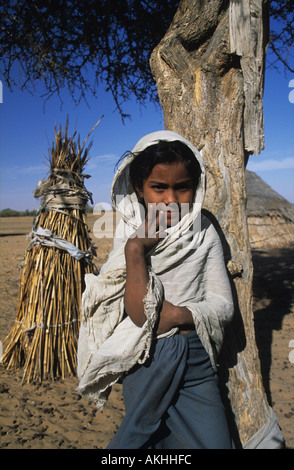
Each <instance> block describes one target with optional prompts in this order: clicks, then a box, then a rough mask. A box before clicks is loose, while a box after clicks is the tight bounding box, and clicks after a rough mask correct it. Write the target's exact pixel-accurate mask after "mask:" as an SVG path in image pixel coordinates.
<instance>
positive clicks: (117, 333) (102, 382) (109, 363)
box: [77, 131, 233, 408]
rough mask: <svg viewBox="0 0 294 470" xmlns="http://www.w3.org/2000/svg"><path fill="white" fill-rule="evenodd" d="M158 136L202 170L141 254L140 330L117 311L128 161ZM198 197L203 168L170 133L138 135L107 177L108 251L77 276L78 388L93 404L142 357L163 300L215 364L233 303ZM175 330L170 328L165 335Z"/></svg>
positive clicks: (127, 212)
mask: <svg viewBox="0 0 294 470" xmlns="http://www.w3.org/2000/svg"><path fill="white" fill-rule="evenodd" d="M159 140H166V141H174V140H180V141H181V142H183V143H184V144H185V145H187V146H188V147H189V148H190V149H191V150H192V151H193V153H194V155H195V158H196V159H197V160H198V162H199V164H200V167H201V171H202V173H201V177H200V182H199V185H198V188H197V191H196V194H195V200H194V204H193V208H192V209H191V210H190V212H189V213H188V214H185V215H184V217H183V218H182V220H181V221H180V222H179V223H178V224H177V225H175V226H174V227H171V228H170V229H168V230H167V232H168V235H167V236H166V237H165V238H164V239H162V240H160V242H159V243H158V244H157V245H156V247H155V248H153V250H152V251H151V252H150V253H149V254H148V256H147V262H148V264H149V283H148V287H147V292H146V296H145V299H144V306H145V315H146V322H145V324H144V325H143V326H142V327H141V328H140V327H137V326H135V324H134V323H133V322H132V321H131V319H130V318H129V317H126V316H125V314H124V288H125V279H126V265H125V256H124V245H125V243H126V241H127V239H128V237H129V236H130V235H131V233H133V232H134V231H135V230H137V228H138V227H139V226H140V225H141V223H142V214H141V213H140V210H139V204H138V199H137V196H136V193H135V191H134V189H133V188H132V185H131V183H130V179H129V164H130V162H131V161H132V160H133V159H134V158H135V156H136V153H137V152H140V151H142V150H143V149H145V148H146V147H148V146H150V145H152V144H154V143H156V142H158V141H159ZM204 194H205V169H204V164H203V162H202V158H201V155H200V153H199V152H198V151H197V150H196V149H195V147H194V146H193V145H192V144H191V143H190V142H189V141H187V140H186V139H184V138H183V137H181V136H180V135H178V134H176V133H175V132H171V131H159V132H154V133H152V134H149V135H147V136H145V137H143V139H141V140H140V141H139V142H138V143H137V145H136V146H135V147H134V149H133V150H132V152H131V153H130V154H129V155H128V156H127V157H126V159H125V160H124V161H123V163H122V165H121V166H120V168H119V169H118V171H117V173H116V175H115V178H114V181H113V185H112V202H113V205H114V207H115V209H116V210H117V211H120V212H121V215H122V218H121V221H120V223H119V224H118V227H117V230H116V234H115V239H114V247H113V251H112V252H111V254H110V256H109V258H108V261H107V262H106V263H105V265H104V266H103V267H102V269H101V272H100V274H99V275H98V276H95V275H93V274H87V275H86V277H85V282H86V289H85V292H84V294H83V297H82V316H81V325H80V335H79V343H78V369H77V372H78V377H79V380H80V383H79V387H78V390H79V391H80V392H81V393H82V394H84V395H86V396H87V397H88V398H90V399H92V400H94V401H95V403H96V404H97V406H98V407H101V408H102V407H103V405H104V403H105V401H106V400H107V396H108V394H109V392H110V389H111V385H112V384H114V383H115V382H117V381H118V380H119V379H120V377H121V376H122V375H123V374H124V373H125V372H126V371H128V370H130V369H131V368H132V367H133V366H134V365H135V364H138V363H143V362H144V361H145V360H146V359H147V357H148V355H149V350H150V346H151V341H152V339H153V337H154V331H153V330H154V325H155V323H156V320H157V317H158V313H159V311H160V306H161V305H162V302H163V300H164V299H166V300H168V301H170V302H172V303H173V304H175V305H178V306H185V307H187V308H188V309H189V310H190V311H191V313H192V315H193V320H194V323H195V328H196V331H197V333H198V335H199V337H200V339H201V341H202V343H203V346H204V347H205V349H206V350H207V352H208V354H209V355H210V358H211V362H212V365H213V367H214V368H216V358H217V355H218V353H219V351H220V349H221V345H222V341H223V331H224V326H225V325H226V324H227V323H228V322H229V321H230V319H231V317H232V315H233V301H232V294H231V287H230V283H229V280H228V277H227V272H226V268H225V264H224V259H223V252H222V247H221V242H220V239H219V237H218V235H217V233H216V230H215V229H214V227H213V225H212V224H211V223H210V222H209V221H208V219H207V218H206V217H204V216H203V215H201V205H202V202H203V199H204ZM176 332H177V329H173V330H171V331H170V332H168V333H167V334H166V335H165V336H169V335H172V334H175V333H176Z"/></svg>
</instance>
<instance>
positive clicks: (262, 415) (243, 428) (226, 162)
mask: <svg viewBox="0 0 294 470" xmlns="http://www.w3.org/2000/svg"><path fill="white" fill-rule="evenodd" d="M265 3H266V2H264V1H262V0H250V1H248V0H245V1H244V0H231V1H229V0H209V1H206V2H203V1H202V0H182V1H181V2H180V5H179V8H178V10H177V12H176V15H175V17H174V19H173V22H172V24H171V26H170V28H169V30H168V31H167V33H166V35H165V37H164V38H163V40H162V41H161V42H160V43H159V45H158V46H157V47H156V48H155V50H154V51H153V53H152V56H151V61H150V65H151V70H152V73H153V75H154V78H155V81H156V84H157V89H158V94H159V98H160V101H161V104H162V107H163V112H164V119H165V128H166V129H169V130H173V131H176V132H178V133H179V134H181V135H183V136H184V137H186V138H187V139H189V140H190V141H191V142H192V143H193V144H194V145H195V146H196V148H198V149H199V150H200V149H202V154H203V158H204V162H205V164H206V169H207V195H206V198H205V204H204V205H205V209H206V210H207V213H208V214H209V216H210V217H212V218H213V220H214V221H215V223H216V225H217V228H218V229H219V233H220V235H221V238H222V240H223V242H224V251H225V256H226V261H227V266H228V270H229V272H230V277H231V280H232V289H233V293H234V298H235V306H236V310H235V316H234V320H233V322H232V324H231V325H230V326H229V327H228V329H227V331H226V340H225V346H224V348H223V351H222V354H221V358H220V376H221V381H222V382H223V389H224V392H225V391H226V392H227V393H226V395H227V398H228V403H229V404H230V409H231V410H232V412H233V414H232V415H231V416H230V417H229V419H230V422H231V428H232V433H233V435H234V437H235V442H236V445H237V446H243V447H244V446H245V447H246V444H247V446H248V447H255V443H252V438H253V436H255V435H256V433H257V434H258V433H259V431H260V430H261V428H262V427H263V426H267V424H268V423H269V421H271V419H272V416H273V413H272V410H271V408H270V406H269V404H268V402H267V398H266V395H265V391H264V388H263V384H262V377H261V372H260V363H259V358H258V351H257V347H256V343H255V334H254V323H253V312H252V276H253V267H252V260H251V250H250V243H249V235H248V228H247V215H246V188H245V166H246V163H247V159H248V156H249V154H250V153H254V154H258V153H259V152H260V150H261V149H262V148H263V111H262V94H263V78H264V60H265V48H266V39H267V38H266V33H267V26H266V25H267V18H268V12H267V9H266V8H265V5H264V4H265ZM232 417H233V419H232ZM274 420H275V418H274ZM274 427H276V433H279V430H278V429H279V428H278V426H277V424H274ZM253 439H254V438H253ZM282 440H283V438H282V437H281V441H282ZM279 445H281V442H280V443H279V444H277V445H276V447H278V446H279ZM272 447H275V445H272Z"/></svg>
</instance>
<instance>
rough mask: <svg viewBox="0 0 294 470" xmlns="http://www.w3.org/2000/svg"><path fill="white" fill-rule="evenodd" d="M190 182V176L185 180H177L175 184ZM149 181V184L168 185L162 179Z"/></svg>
mask: <svg viewBox="0 0 294 470" xmlns="http://www.w3.org/2000/svg"><path fill="white" fill-rule="evenodd" d="M191 182H192V178H187V179H185V180H181V181H177V182H176V184H175V186H180V185H185V184H190V183H191ZM149 183H150V184H158V185H160V186H168V184H167V183H165V182H164V181H156V180H149Z"/></svg>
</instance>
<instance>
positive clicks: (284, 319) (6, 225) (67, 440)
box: [0, 216, 294, 449]
mask: <svg viewBox="0 0 294 470" xmlns="http://www.w3.org/2000/svg"><path fill="white" fill-rule="evenodd" d="M95 220H96V218H95V217H93V216H90V217H89V226H90V227H91V228H92V227H93V222H94V221H95ZM31 226H32V218H30V217H24V218H9V219H8V218H6V219H0V244H1V245H0V247H1V268H0V295H1V317H0V340H1V341H3V339H4V338H5V336H6V335H7V334H8V333H9V332H10V330H11V328H12V326H13V323H14V320H15V314H16V306H17V295H18V286H19V278H20V270H19V265H20V263H21V261H22V259H23V255H24V252H25V249H26V247H27V244H28V241H27V238H26V235H27V234H28V233H29V231H30V229H31ZM92 237H93V241H94V242H95V244H96V246H97V248H98V254H97V259H96V263H95V264H96V265H97V267H98V268H99V267H100V266H101V264H102V263H103V262H104V261H105V260H106V257H107V254H108V253H109V251H110V249H111V243H112V241H111V239H110V238H104V239H97V238H95V237H94V235H93V236H92ZM253 255H254V266H255V277H254V312H255V324H256V341H257V344H258V348H259V352H260V357H261V366H262V372H263V379H264V385H265V389H266V392H267V395H268V398H269V401H270V403H271V404H272V406H273V409H274V411H275V413H276V414H277V417H278V422H279V425H280V426H281V428H282V431H283V435H284V438H285V440H286V444H287V447H288V448H294V402H293V397H294V396H293V395H294V394H293V389H294V387H293V385H294V380H293V379H294V363H293V362H294V358H293V362H291V361H290V359H291V357H290V356H289V355H290V352H291V351H293V350H294V346H293V347H292V348H291V347H289V342H290V341H291V340H294V306H293V284H294V280H293V264H294V251H293V248H292V249H290V248H289V249H271V250H265V251H261V250H259V251H256V252H254V254H253ZM0 344H1V343H0ZM0 377H1V380H0V401H1V410H0V436H1V439H0V448H6V449H72V448H76V449H95V448H96V449H105V447H106V446H107V444H108V442H109V441H110V439H111V437H112V436H113V434H114V433H115V431H116V429H117V428H118V426H119V424H120V422H121V419H122V417H123V414H124V406H123V400H122V394H121V386H120V385H116V386H114V387H113V390H112V393H111V394H110V398H109V401H108V403H107V405H106V407H105V408H104V411H103V412H100V411H98V410H97V409H96V407H95V406H94V405H93V404H92V403H90V402H88V400H87V399H85V398H84V397H81V396H80V395H79V394H78V393H77V392H76V391H75V388H76V387H77V384H78V383H77V378H76V377H67V378H66V379H65V380H56V381H54V382H50V381H45V382H42V383H30V384H24V385H21V379H22V371H21V370H18V371H16V372H13V371H7V370H4V369H3V367H0Z"/></svg>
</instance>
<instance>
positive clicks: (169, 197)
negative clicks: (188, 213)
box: [137, 162, 194, 226]
mask: <svg viewBox="0 0 294 470" xmlns="http://www.w3.org/2000/svg"><path fill="white" fill-rule="evenodd" d="M137 192H138V193H139V195H140V196H141V197H142V198H143V199H144V202H145V206H146V208H148V204H156V207H157V209H158V210H162V211H163V212H164V215H165V216H166V222H167V226H173V225H175V224H176V223H177V222H178V221H179V220H180V219H181V217H182V215H183V211H182V210H181V209H182V207H181V205H182V204H185V206H183V207H185V210H186V209H187V205H188V207H189V208H190V207H191V206H192V203H193V200H194V185H193V180H192V177H191V176H190V174H189V172H188V170H187V168H186V166H185V165H184V163H182V162H176V163H160V164H158V165H155V166H154V167H153V169H152V172H151V173H150V175H149V176H148V178H147V179H146V180H145V181H144V183H143V189H142V190H139V189H137Z"/></svg>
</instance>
